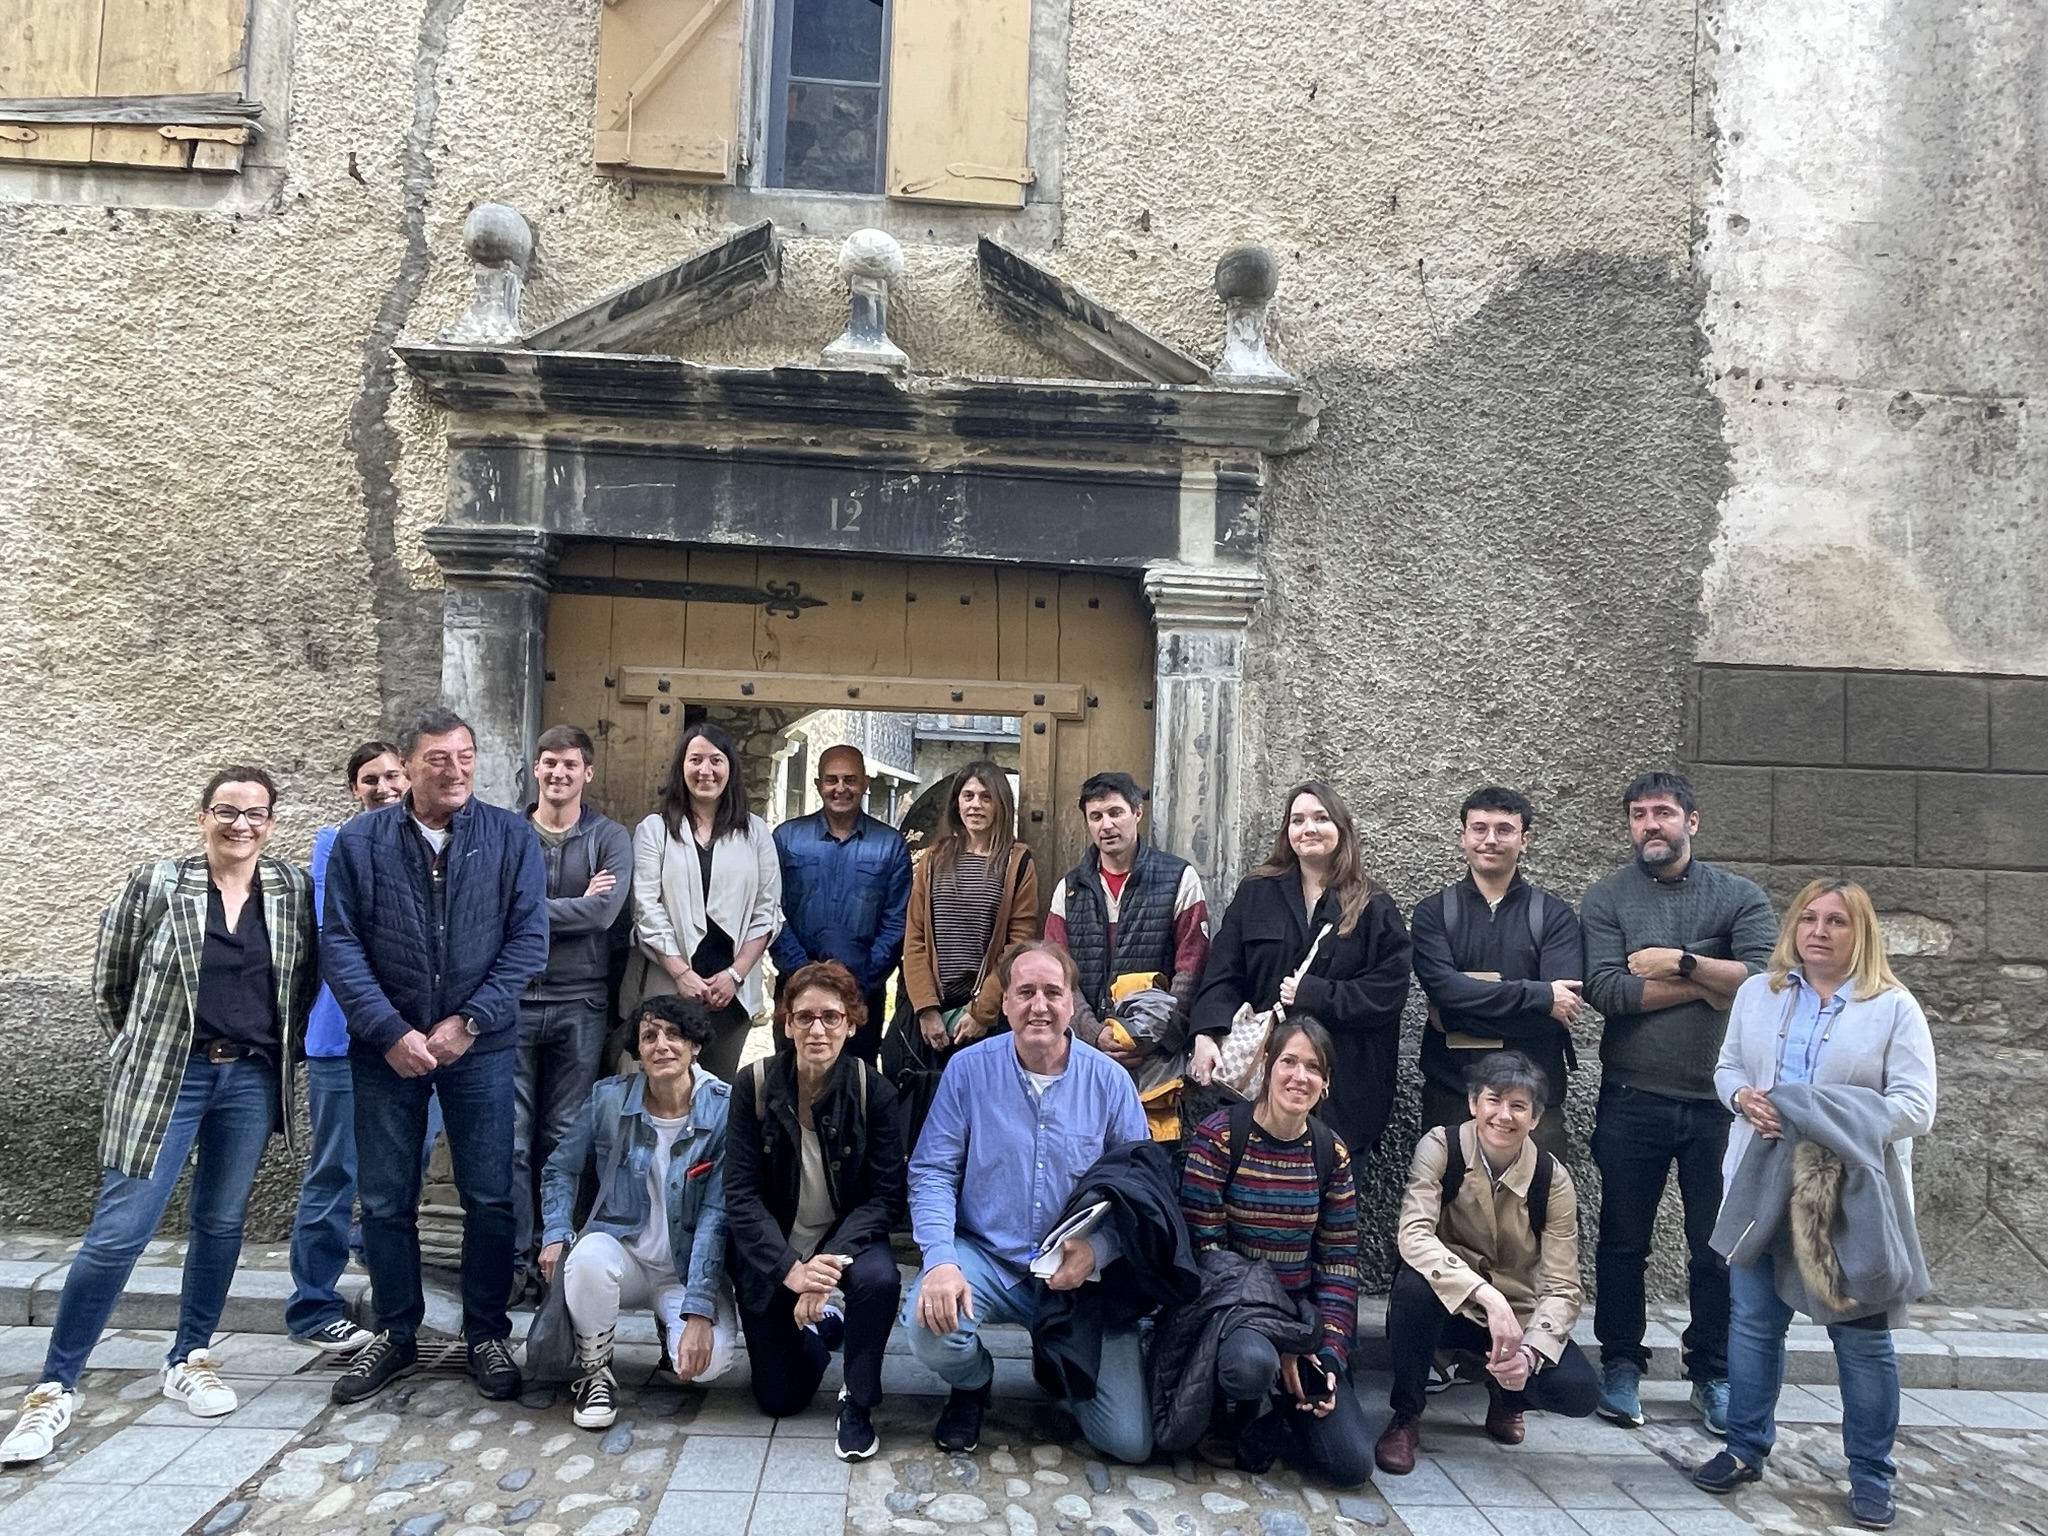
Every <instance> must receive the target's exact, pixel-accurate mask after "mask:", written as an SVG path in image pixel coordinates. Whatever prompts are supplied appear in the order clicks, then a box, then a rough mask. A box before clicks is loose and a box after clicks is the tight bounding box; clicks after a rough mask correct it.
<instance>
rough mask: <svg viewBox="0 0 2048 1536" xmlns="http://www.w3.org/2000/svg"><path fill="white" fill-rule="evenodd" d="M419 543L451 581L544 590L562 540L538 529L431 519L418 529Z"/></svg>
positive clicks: (559, 551)
mask: <svg viewBox="0 0 2048 1536" xmlns="http://www.w3.org/2000/svg"><path fill="white" fill-rule="evenodd" d="M420 542H422V543H423V544H425V545H426V546H427V552H428V553H429V554H431V555H432V556H433V557H434V559H435V560H436V562H438V563H439V565H440V567H441V574H442V575H443V576H445V577H447V579H448V580H450V581H452V582H460V583H463V584H465V585H469V586H530V587H533V588H536V589H537V590H539V591H542V592H545V591H547V590H548V575H549V572H550V571H552V570H553V569H554V564H555V561H556V559H557V558H558V557H559V556H560V554H561V542H562V541H561V540H560V539H558V538H556V537H555V536H554V535H553V534H551V533H546V532H543V531H542V530H540V529H538V528H516V527H508V526H501V525H492V524H453V523H436V524H434V525H432V526H430V527H427V528H423V529H421V530H420Z"/></svg>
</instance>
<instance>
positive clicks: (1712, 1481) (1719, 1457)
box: [1692, 1451, 1764, 1493]
mask: <svg viewBox="0 0 2048 1536" xmlns="http://www.w3.org/2000/svg"><path fill="white" fill-rule="evenodd" d="M1763 1477H1764V1469H1763V1468H1762V1467H1752V1466H1746V1465H1745V1464H1744V1463H1743V1462H1742V1461H1741V1460H1740V1459H1738V1458H1737V1457H1736V1455H1735V1454H1734V1453H1733V1452H1732V1451H1716V1452H1715V1453H1714V1456H1713V1459H1712V1460H1711V1461H1709V1462H1708V1463H1707V1464H1706V1465H1705V1466H1703V1467H1701V1468H1700V1469H1699V1471H1697V1472H1695V1473H1693V1475H1692V1482H1693V1486H1694V1487H1695V1488H1704V1489H1706V1490H1707V1492H1709V1493H1733V1492H1734V1491H1735V1490H1736V1489H1738V1488H1740V1487H1741V1486H1742V1485H1743V1484H1744V1483H1760V1482H1762V1481H1763Z"/></svg>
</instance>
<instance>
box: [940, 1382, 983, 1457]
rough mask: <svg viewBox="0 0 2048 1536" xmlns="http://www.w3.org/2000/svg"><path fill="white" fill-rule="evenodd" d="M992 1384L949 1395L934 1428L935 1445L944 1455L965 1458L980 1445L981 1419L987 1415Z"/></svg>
mask: <svg viewBox="0 0 2048 1536" xmlns="http://www.w3.org/2000/svg"><path fill="white" fill-rule="evenodd" d="M994 1386H995V1383H994V1381H993V1380H991V1381H989V1382H988V1383H986V1384H985V1385H982V1386H979V1387H971V1388H970V1387H955V1388H954V1389H953V1390H952V1391H951V1392H949V1393H947V1394H946V1406H945V1407H944V1408H941V1409H940V1410H939V1422H938V1423H937V1424H935V1425H933V1426H932V1443H933V1444H934V1445H936V1446H937V1447H938V1448H939V1449H940V1450H942V1451H951V1452H952V1453H953V1454H954V1455H956V1456H964V1455H966V1454H967V1453H968V1452H969V1451H971V1450H973V1449H974V1448H975V1447H976V1446H978V1445H980V1444H981V1416H982V1415H983V1414H984V1413H986V1412H988V1400H989V1396H990V1393H991V1389H992V1388H993V1387H994Z"/></svg>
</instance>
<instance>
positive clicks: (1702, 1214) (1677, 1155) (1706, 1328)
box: [1593, 1083, 1733, 1381]
mask: <svg viewBox="0 0 2048 1536" xmlns="http://www.w3.org/2000/svg"><path fill="white" fill-rule="evenodd" d="M1732 1118H1733V1117H1732V1116H1731V1115H1730V1114H1729V1112H1728V1111H1727V1110H1726V1109H1725V1108H1723V1107H1722V1106H1721V1105H1720V1104H1717V1103H1716V1102H1715V1101H1714V1100H1712V1099H1673V1098H1668V1097H1666V1096H1665V1095H1664V1094H1661V1093H1649V1092H1646V1091H1644V1090H1643V1089H1641V1088H1625V1087H1623V1086H1621V1085H1620V1084H1618V1083H1608V1084H1604V1085H1603V1086H1602V1087H1601V1089H1600V1110H1599V1117H1598V1119H1596V1120H1595V1121H1594V1124H1593V1162H1594V1164H1595V1166H1597V1167H1598V1168H1599V1170H1600V1244H1599V1257H1600V1264H1599V1269H1598V1271H1597V1273H1596V1275H1595V1297H1594V1307H1593V1332H1594V1333H1595V1335H1596V1336H1597V1337H1598V1338H1599V1340H1600V1357H1601V1359H1602V1360H1603V1361H1608V1360H1633V1361H1634V1362H1635V1363H1636V1366H1637V1367H1638V1368H1639V1369H1642V1370H1647V1369H1649V1365H1650V1352H1649V1350H1647V1349H1645V1348H1644V1347H1643V1330H1644V1327H1645V1325H1646V1322H1647V1307H1646V1304H1645V1300H1644V1294H1643V1276H1644V1272H1645V1271H1646V1270H1647V1269H1648V1268H1649V1263H1650V1235H1651V1232H1652V1231H1653V1229H1654V1228H1655V1227H1656V1225H1657V1206H1658V1204H1659V1202H1661V1201H1662V1200H1663V1198H1664V1184H1665V1181H1666V1180H1667V1179H1668V1178H1669V1177H1670V1175H1671V1166H1672V1164H1673V1163H1676V1164H1677V1165H1678V1198H1679V1203H1680V1204H1681V1206H1682V1207H1683V1208H1684V1212H1685V1246H1686V1250H1687V1253H1688V1255H1689V1257H1690V1263H1689V1264H1688V1266H1687V1269H1686V1275H1687V1281H1688V1290H1689V1298H1690V1300H1691V1303H1692V1317H1691V1320H1690V1321H1689V1322H1688V1323H1687V1325H1686V1330H1685V1334H1684V1336H1683V1337H1682V1338H1681V1339H1680V1340H1679V1344H1680V1346H1681V1349H1682V1352H1683V1355H1684V1360H1685V1374H1686V1376H1687V1377H1688V1378H1690V1379H1691V1380H1693V1381H1715V1380H1719V1379H1720V1378H1722V1377H1724V1376H1726V1375H1727V1374H1728V1265H1727V1263H1726V1261H1725V1260H1723V1259H1722V1257H1721V1255H1719V1254H1718V1253H1716V1252H1714V1250H1713V1247H1712V1245H1711V1243H1710V1241H1709V1240H1710V1239H1711V1238H1712V1237H1713V1235H1714V1219H1715V1218H1716V1217H1717V1216H1719V1215H1720V1214H1721V1157H1722V1154H1724V1153H1725V1152H1726V1151H1727V1150H1728V1125H1729V1122H1730V1120H1731V1119H1732Z"/></svg>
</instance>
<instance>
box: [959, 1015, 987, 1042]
mask: <svg viewBox="0 0 2048 1536" xmlns="http://www.w3.org/2000/svg"><path fill="white" fill-rule="evenodd" d="M987 1034H988V1026H987V1025H986V1024H984V1023H982V1022H981V1020H979V1019H977V1018H976V1017H975V1016H974V1015H973V1014H972V1013H963V1014H961V1015H960V1027H959V1028H957V1029H955V1030H954V1031H953V1043H954V1044H955V1045H972V1044H973V1043H974V1042H975V1041H977V1040H979V1039H982V1038H983V1037H984V1036H986V1035H987Z"/></svg>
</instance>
